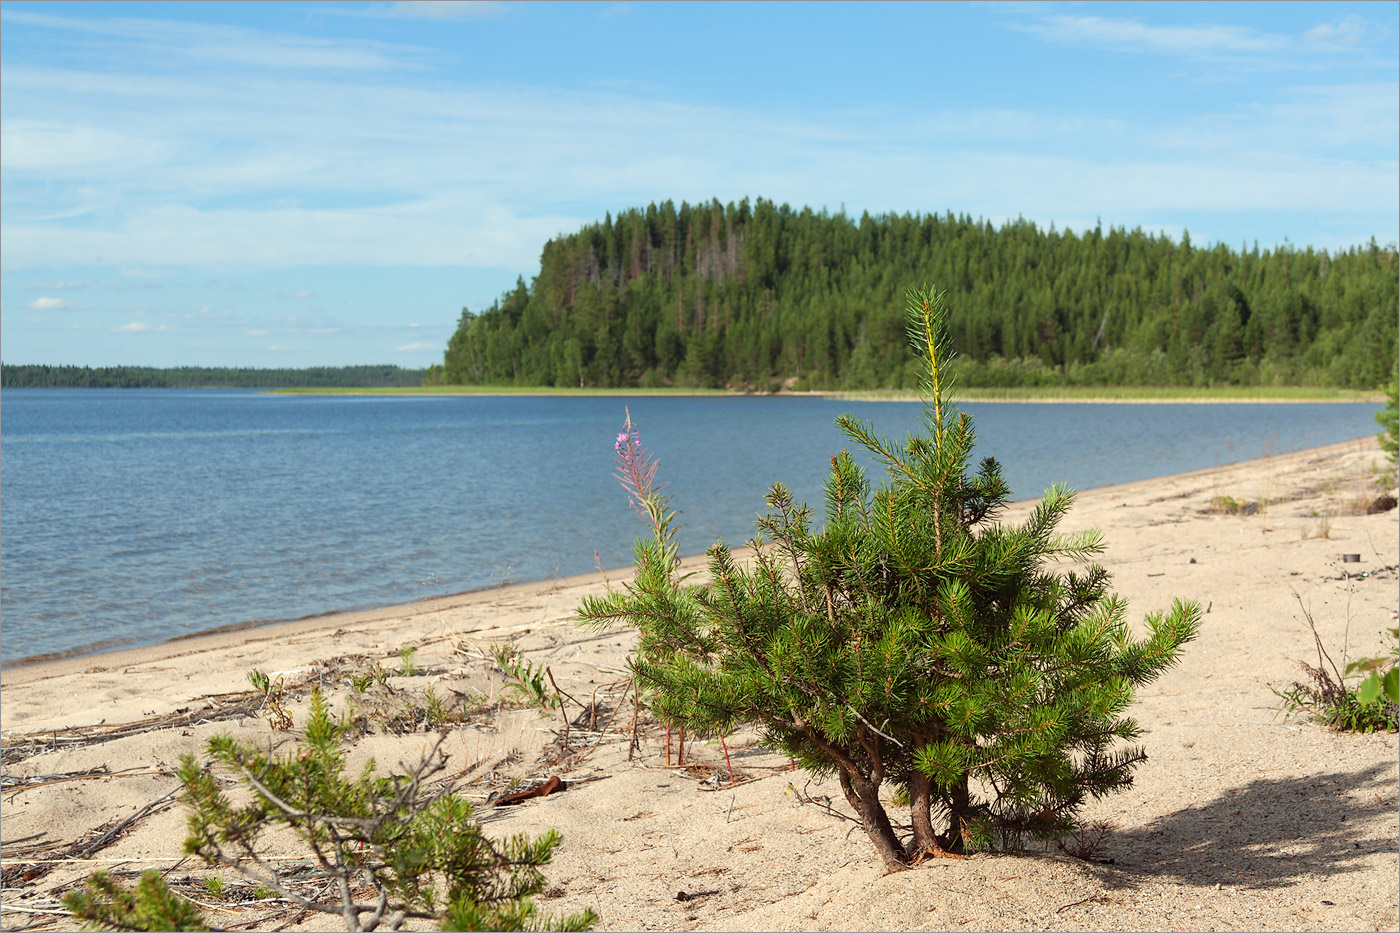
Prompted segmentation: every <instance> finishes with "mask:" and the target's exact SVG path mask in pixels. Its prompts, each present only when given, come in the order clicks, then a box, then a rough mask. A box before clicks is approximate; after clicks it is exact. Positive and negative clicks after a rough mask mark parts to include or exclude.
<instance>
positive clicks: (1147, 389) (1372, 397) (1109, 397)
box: [831, 386, 1385, 405]
mask: <svg viewBox="0 0 1400 933" xmlns="http://www.w3.org/2000/svg"><path fill="white" fill-rule="evenodd" d="M831 394H832V395H833V396H834V397H837V398H841V399H844V400H847V401H852V402H915V401H919V399H920V396H919V395H918V394H917V393H913V392H906V391H902V390H900V391H869V392H837V393H831ZM957 394H958V399H959V400H960V401H964V402H1100V403H1103V402H1124V403H1134V404H1154V403H1182V402H1192V403H1237V404H1238V403H1280V404H1284V403H1290V404H1301V403H1309V402H1319V403H1320V402H1365V403H1373V404H1377V405H1379V404H1382V403H1383V402H1384V401H1385V395H1384V394H1383V393H1381V392H1362V391H1356V390H1353V389H1331V388H1311V387H1303V386H1212V387H1210V388H1193V387H1189V386H1059V387H1052V386H1036V387H1002V388H959V389H958V392H957Z"/></svg>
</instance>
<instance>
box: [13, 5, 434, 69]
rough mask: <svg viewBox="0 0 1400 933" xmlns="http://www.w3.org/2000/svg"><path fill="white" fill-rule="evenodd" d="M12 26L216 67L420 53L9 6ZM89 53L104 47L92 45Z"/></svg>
mask: <svg viewBox="0 0 1400 933" xmlns="http://www.w3.org/2000/svg"><path fill="white" fill-rule="evenodd" d="M0 20H3V21H4V22H5V23H6V24H7V25H8V24H18V25H25V26H34V27H40V28H45V29H52V30H56V31H61V32H66V33H71V34H77V35H86V36H98V37H102V38H105V39H115V40H121V42H122V43H123V45H124V47H126V48H134V49H144V50H147V51H151V52H156V53H158V54H160V55H162V56H166V57H174V58H179V59H189V60H193V61H197V62H199V63H201V66H203V67H207V66H208V65H211V64H224V65H238V66H250V67H256V68H276V69H319V70H332V71H366V70H382V69H396V68H403V67H409V66H411V64H412V60H413V59H414V58H415V57H416V56H417V55H418V54H419V50H416V49H412V48H410V47H407V46H400V45H392V44H390V43H385V42H374V41H367V40H355V39H342V38H338V39H322V38H318V37H308V36H299V35H294V34H290V33H275V32H268V31H264V30H258V29H249V28H246V27H242V26H229V25H221V24H220V25H206V24H203V23H183V22H176V21H173V20H164V19H138V18H132V17H106V18H95V17H94V18H87V17H76V16H56V15H53V14H50V13H35V12H31V11H28V10H14V9H10V8H5V10H4V11H3V13H0ZM85 48H86V49H87V51H88V52H89V53H95V52H100V51H101V50H102V49H101V47H94V46H92V45H88V46H86V47H85Z"/></svg>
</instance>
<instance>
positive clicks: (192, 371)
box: [0, 365, 425, 389]
mask: <svg viewBox="0 0 1400 933" xmlns="http://www.w3.org/2000/svg"><path fill="white" fill-rule="evenodd" d="M424 373H425V371H424V370H421V369H400V368H399V367H397V366H313V367H310V368H308V369H221V368H211V367H202V366H181V367H178V368H174V369H157V368H153V367H148V366H99V367H98V368H96V369H93V368H91V367H88V366H10V365H5V366H3V367H0V385H3V387H4V388H6V389H19V388H89V389H190V388H251V389H294V388H295V389H320V388H356V389H359V388H373V387H379V386H416V385H421V384H422V382H423V376H424Z"/></svg>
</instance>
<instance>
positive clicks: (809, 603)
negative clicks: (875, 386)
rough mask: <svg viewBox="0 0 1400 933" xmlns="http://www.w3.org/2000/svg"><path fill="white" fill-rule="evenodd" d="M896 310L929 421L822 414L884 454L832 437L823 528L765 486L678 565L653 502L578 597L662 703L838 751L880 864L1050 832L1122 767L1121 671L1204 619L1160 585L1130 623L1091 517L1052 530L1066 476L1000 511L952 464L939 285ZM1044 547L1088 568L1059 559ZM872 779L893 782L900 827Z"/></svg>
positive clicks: (1128, 687)
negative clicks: (628, 550)
mask: <svg viewBox="0 0 1400 933" xmlns="http://www.w3.org/2000/svg"><path fill="white" fill-rule="evenodd" d="M908 317H909V324H910V331H909V332H910V338H911V342H912V344H913V346H914V349H915V351H916V353H917V354H918V356H919V357H920V359H921V364H922V366H923V368H924V375H925V390H926V402H925V411H924V432H923V433H922V434H914V435H911V436H910V437H909V438H908V439H907V440H905V441H903V442H896V441H892V440H889V439H887V438H885V437H883V436H880V435H877V434H876V432H875V431H874V429H873V428H872V427H871V426H869V425H867V424H865V423H863V422H861V421H858V420H856V419H853V418H850V417H846V416H843V417H841V418H840V419H838V422H837V423H838V424H839V426H840V427H841V428H842V430H843V431H844V432H845V433H846V435H847V436H848V437H849V438H850V439H851V440H852V441H853V442H854V443H856V444H859V445H860V446H861V447H862V448H864V449H865V450H867V451H869V452H870V453H871V454H872V455H873V456H874V457H875V458H876V459H877V461H878V462H880V463H881V464H882V465H883V466H884V467H885V469H886V471H887V473H888V479H887V482H886V483H885V484H884V485H883V486H882V487H880V488H879V489H878V490H875V491H873V492H872V490H871V486H870V483H869V481H868V480H867V478H866V476H865V474H864V472H863V471H862V469H861V468H860V467H859V466H858V465H857V463H856V461H855V459H854V458H853V457H852V456H851V455H850V453H849V452H848V451H842V452H841V453H840V454H838V455H837V456H835V457H833V458H832V461H831V464H832V466H831V473H830V476H829V478H828V479H827V482H826V522H825V525H824V526H823V527H822V528H820V529H819V530H818V529H814V528H813V525H812V513H811V510H810V509H809V508H807V507H806V506H804V505H800V504H798V503H796V502H794V500H793V497H792V495H791V494H790V493H789V492H788V490H787V489H786V488H784V487H783V486H782V485H781V484H778V485H775V486H773V487H772V490H771V491H770V492H769V494H768V496H767V502H768V506H769V511H768V514H767V515H766V516H764V517H763V518H761V519H760V520H759V522H758V533H757V535H755V537H754V538H753V539H752V540H751V541H750V542H749V544H750V546H751V547H752V549H753V552H754V557H753V560H752V562H751V563H749V564H748V565H747V566H746V565H744V564H741V563H740V562H739V561H738V560H736V558H735V556H734V555H733V554H732V553H731V551H730V549H729V548H728V547H727V546H726V545H725V544H724V543H723V542H720V543H717V544H715V545H714V546H713V547H712V548H710V550H709V552H708V554H709V557H710V563H709V584H708V585H707V586H692V585H689V584H688V583H687V582H686V581H684V580H683V579H681V578H680V577H679V576H678V574H677V571H676V562H675V559H674V552H673V551H669V550H668V549H667V547H666V544H667V543H668V542H667V541H666V540H664V539H663V538H662V537H661V535H659V534H656V532H657V528H656V523H655V522H654V521H653V523H652V524H653V535H652V537H651V539H649V540H648V539H643V540H640V541H639V542H638V544H637V548H636V561H637V566H636V575H635V577H634V579H633V580H632V581H631V582H630V583H628V584H627V585H626V586H624V587H622V588H620V589H618V590H616V591H614V592H612V593H610V594H608V595H606V596H602V597H592V598H589V599H586V600H585V601H584V603H583V604H582V605H581V607H580V609H579V618H580V620H581V621H583V622H585V623H592V624H595V625H609V624H613V623H616V622H621V623H624V624H630V625H634V626H636V627H637V628H638V630H639V631H640V648H639V651H638V654H637V656H636V658H635V659H634V662H633V664H634V667H635V670H636V672H637V675H638V677H639V678H640V679H641V681H642V682H643V683H644V684H645V685H646V686H648V687H649V688H650V689H649V691H648V692H649V693H650V695H651V698H652V706H653V708H654V710H655V712H656V713H657V715H658V716H659V717H660V718H661V719H663V720H664V721H667V722H671V723H676V724H681V725H684V727H685V728H687V729H689V730H691V731H692V732H693V733H695V734H697V735H702V736H723V735H726V734H728V733H729V732H731V731H733V730H734V729H736V728H738V727H740V726H749V727H756V728H758V729H759V730H760V731H761V732H762V734H763V736H764V739H765V742H766V743H767V744H769V745H771V746H774V747H776V748H781V749H782V750H783V751H784V752H785V753H786V754H788V755H791V756H792V757H793V758H795V759H796V760H797V761H799V762H800V763H801V764H802V765H803V767H804V768H806V769H807V770H809V771H811V772H813V773H814V774H816V775H830V774H833V773H834V774H835V775H836V777H837V780H838V782H839V783H840V786H841V789H842V791H843V793H844V794H845V797H846V799H847V801H848V802H849V803H850V805H851V807H852V809H854V811H855V812H856V814H857V815H858V817H859V819H860V820H861V823H862V825H863V827H864V829H865V831H866V833H867V835H868V836H869V837H870V840H871V841H872V842H873V843H874V845H875V847H876V849H877V850H878V852H879V854H880V857H881V858H882V859H883V861H884V863H885V865H886V867H887V868H888V869H889V870H896V869H899V868H902V867H904V866H906V865H908V864H910V863H911V862H916V861H918V860H921V859H923V858H927V857H931V856H938V855H956V854H960V853H965V852H970V851H975V850H980V849H986V848H990V847H993V846H997V845H999V846H1001V847H1002V848H1005V849H1015V848H1017V847H1019V846H1020V845H1022V844H1023V843H1024V842H1025V841H1026V840H1028V839H1038V840H1047V841H1053V840H1058V839H1061V838H1063V837H1064V836H1065V835H1066V834H1068V833H1069V832H1070V831H1071V830H1072V829H1073V828H1074V825H1075V817H1076V814H1077V812H1078V811H1079V810H1080V808H1081V807H1082V806H1083V804H1084V803H1085V802H1086V801H1088V800H1089V799H1090V798H1095V797H1100V796H1103V795H1105V794H1107V793H1110V792H1113V791H1119V790H1123V789H1125V788H1126V787H1128V786H1129V785H1130V783H1131V781H1132V772H1133V769H1134V768H1135V767H1136V766H1137V765H1138V764H1140V763H1141V762H1142V761H1144V760H1145V759H1146V753H1145V752H1144V751H1143V750H1142V749H1141V748H1140V747H1138V746H1136V745H1132V744H1128V743H1131V742H1133V740H1134V739H1136V738H1137V737H1138V735H1139V729H1138V726H1137V723H1136V722H1135V721H1134V720H1133V719H1132V718H1131V717H1129V716H1127V715H1126V710H1127V708H1128V706H1129V704H1130V703H1131V702H1132V699H1133V694H1134V689H1135V688H1136V687H1138V686H1140V685H1142V684H1145V683H1148V682H1150V681H1151V680H1153V679H1155V678H1156V677H1157V676H1158V675H1160V674H1161V673H1162V672H1163V671H1164V670H1166V669H1167V668H1168V667H1170V666H1171V665H1172V664H1173V663H1174V662H1175V661H1176V660H1177V658H1178V655H1179V652H1180V649H1181V647H1182V645H1184V644H1185V643H1186V642H1187V641H1189V640H1191V639H1192V638H1193V637H1194V636H1195V634H1196V630H1197V625H1198V622H1199V618H1200V609H1199V607H1198V606H1196V605H1195V604H1193V603H1183V602H1181V601H1179V600H1178V601H1176V602H1175V603H1174V604H1173V606H1172V609H1171V611H1170V612H1169V613H1167V614H1165V615H1163V614H1161V613H1152V614H1149V615H1148V616H1147V619H1146V628H1147V634H1146V636H1145V637H1143V638H1135V637H1133V635H1132V634H1131V633H1130V631H1129V627H1128V625H1127V623H1126V621H1125V614H1126V611H1127V606H1126V604H1125V603H1124V602H1123V600H1121V599H1120V598H1118V597H1117V596H1116V595H1113V594H1110V593H1109V591H1108V582H1109V575H1108V573H1107V571H1105V570H1104V569H1103V567H1101V566H1099V565H1098V564H1096V563H1093V562H1092V558H1093V557H1094V556H1096V555H1097V554H1099V553H1101V551H1102V550H1103V544H1102V541H1101V538H1100V536H1099V534H1098V533H1097V532H1089V533H1084V534H1078V535H1059V534H1056V533H1055V527H1056V525H1057V523H1058V522H1059V521H1060V520H1061V519H1062V518H1063V517H1064V515H1065V513H1066V512H1067V511H1068V510H1069V508H1070V506H1071V504H1072V503H1073V501H1074V497H1073V494H1072V493H1071V492H1069V491H1068V490H1066V489H1065V488H1063V487H1061V486H1056V487H1053V488H1052V489H1050V490H1048V491H1047V492H1046V494H1045V496H1044V498H1043V499H1042V500H1041V502H1040V503H1039V504H1038V505H1037V506H1036V508H1035V509H1034V511H1033V512H1032V514H1031V516H1030V518H1029V519H1028V520H1027V521H1026V522H1025V523H1024V524H1021V525H1012V524H1005V523H1002V522H1000V521H999V520H998V519H999V517H1000V515H1001V513H1002V511H1003V509H1004V507H1005V504H1006V501H1007V499H1008V496H1009V489H1008V487H1007V485H1006V483H1005V481H1004V480H1003V479H1002V475H1001V469H1000V466H999V465H998V464H997V462H996V460H994V459H992V458H990V457H989V458H986V459H984V460H982V461H981V463H980V465H979V466H978V467H977V469H976V471H975V472H973V471H972V470H971V468H970V459H971V451H972V447H973V440H974V434H973V428H972V421H971V418H970V417H969V416H968V415H967V414H966V413H964V412H958V411H957V410H956V409H955V407H954V405H953V393H952V386H951V384H950V380H949V378H948V362H949V360H950V358H951V353H950V352H949V348H948V346H947V338H946V333H947V311H946V309H945V307H944V302H943V296H942V294H940V293H936V292H934V291H933V290H931V289H921V290H914V291H911V292H910V293H909V298H908ZM668 530H669V529H668ZM1057 560H1067V561H1070V562H1073V563H1076V564H1082V565H1083V566H1081V567H1080V568H1079V569H1078V570H1068V571H1064V572H1059V571H1057V570H1056V569H1054V568H1053V567H1051V564H1052V563H1053V562H1055V561H1057ZM886 784H889V785H892V786H893V787H895V788H897V789H903V790H905V791H906V792H907V795H908V799H909V801H910V808H911V813H910V817H911V818H910V823H911V825H912V827H913V834H912V838H911V839H910V840H909V842H908V844H907V845H906V844H901V842H900V840H899V838H898V837H897V836H896V834H895V831H894V828H893V826H892V825H891V821H890V818H889V815H888V813H887V812H886V810H885V806H884V804H883V802H882V801H881V799H880V791H881V788H882V786H884V785H886Z"/></svg>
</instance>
